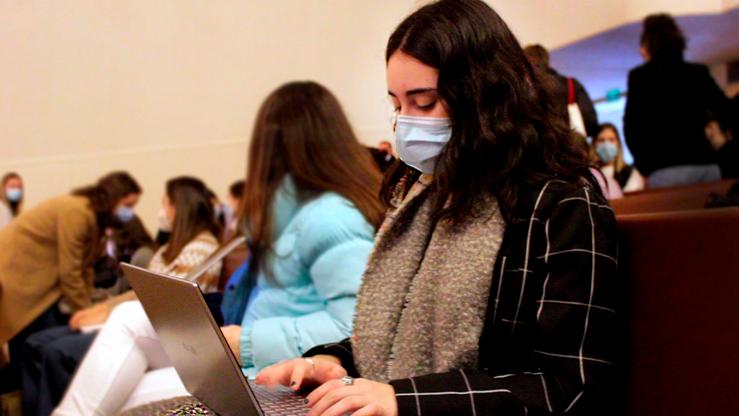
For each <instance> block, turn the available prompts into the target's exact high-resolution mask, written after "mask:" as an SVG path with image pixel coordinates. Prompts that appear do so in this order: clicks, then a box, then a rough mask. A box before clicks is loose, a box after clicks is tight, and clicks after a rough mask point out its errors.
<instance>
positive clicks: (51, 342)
mask: <svg viewBox="0 0 739 416" xmlns="http://www.w3.org/2000/svg"><path fill="white" fill-rule="evenodd" d="M206 189H207V188H206V186H205V185H204V184H203V183H202V182H201V181H200V180H198V179H195V178H190V177H178V178H175V179H171V180H169V181H168V182H167V185H166V193H165V194H164V197H163V198H162V205H163V210H164V211H165V213H166V215H165V216H166V218H167V221H168V222H169V223H170V224H172V226H171V227H170V228H171V230H172V235H171V238H170V243H168V244H166V245H164V246H162V247H160V248H159V249H158V250H157V251H156V253H155V254H154V257H153V258H152V260H151V262H150V263H149V266H148V268H149V269H150V270H153V271H157V272H160V273H167V274H169V275H172V276H177V277H181V278H184V277H186V276H187V274H188V273H190V271H192V270H193V269H195V268H196V267H198V266H199V265H200V264H202V263H203V262H204V261H205V260H206V259H207V258H208V257H209V256H210V255H211V254H213V252H215V251H216V250H217V249H218V245H219V240H218V236H220V235H221V230H220V227H219V226H218V225H217V223H216V221H215V219H214V212H213V209H212V205H211V204H210V200H209V198H208V194H207V193H206ZM219 275H220V265H219V264H217V265H216V266H214V268H213V269H211V270H209V271H208V272H207V274H206V277H205V278H203V279H201V280H200V283H201V288H202V289H203V290H204V291H206V292H207V291H212V289H213V287H214V283H213V282H215V279H217V277H218V276H219ZM132 295H133V292H128V293H126V294H124V295H122V296H118V297H114V298H111V299H109V300H108V301H105V302H103V303H99V304H97V305H96V306H93V307H91V308H88V309H84V310H82V311H79V312H77V313H76V314H74V315H73V316H72V318H71V319H70V322H69V325H68V326H61V327H56V328H50V329H48V330H45V331H41V332H39V333H37V334H35V335H32V336H31V337H29V338H28V340H27V341H26V350H27V351H28V354H26V357H27V360H25V361H24V362H23V403H24V414H26V415H36V414H38V415H48V414H49V413H51V411H52V410H53V409H54V407H55V406H56V405H57V404H58V403H59V401H60V400H61V398H62V395H63V394H64V391H65V389H66V388H67V385H68V384H69V380H70V379H71V377H72V374H73V373H74V370H75V369H76V367H77V364H78V363H79V362H80V361H81V360H82V357H83V356H84V354H85V352H86V351H87V349H88V348H89V347H90V345H91V344H92V342H93V340H94V339H95V335H96V332H89V331H85V332H82V333H80V332H79V331H80V329H83V328H84V327H87V326H94V325H100V324H103V323H104V322H105V320H106V319H107V318H108V315H110V311H111V310H112V309H113V308H114V307H115V306H116V305H118V304H120V303H122V302H124V301H126V300H130V299H135V296H132Z"/></svg>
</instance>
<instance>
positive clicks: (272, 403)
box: [249, 380, 308, 416]
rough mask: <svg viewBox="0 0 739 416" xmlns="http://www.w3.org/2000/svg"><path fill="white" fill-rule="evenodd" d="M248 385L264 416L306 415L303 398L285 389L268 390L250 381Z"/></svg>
mask: <svg viewBox="0 0 739 416" xmlns="http://www.w3.org/2000/svg"><path fill="white" fill-rule="evenodd" d="M249 385H250V386H251V388H252V390H253V391H254V395H255V396H257V401H258V402H259V406H260V407H261V408H262V411H263V412H264V414H265V415H268V416H272V415H283V416H304V415H305V414H306V413H308V407H306V405H305V403H303V397H302V396H300V395H298V394H295V392H294V391H292V390H290V389H289V388H287V387H278V388H276V389H275V390H270V389H268V388H266V387H264V386H259V385H257V384H254V383H253V382H252V381H251V380H250V381H249Z"/></svg>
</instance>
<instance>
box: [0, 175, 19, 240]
mask: <svg viewBox="0 0 739 416" xmlns="http://www.w3.org/2000/svg"><path fill="white" fill-rule="evenodd" d="M2 190H3V192H2V193H1V194H0V228H3V227H5V226H6V225H8V224H10V222H11V221H13V218H15V217H17V216H18V214H20V212H21V208H22V206H23V179H21V177H20V175H19V174H17V173H15V172H10V173H7V174H5V176H3V180H2Z"/></svg>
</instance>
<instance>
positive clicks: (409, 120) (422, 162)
mask: <svg viewBox="0 0 739 416" xmlns="http://www.w3.org/2000/svg"><path fill="white" fill-rule="evenodd" d="M451 137H452V121H451V119H450V118H446V117H445V118H436V117H411V116H398V118H397V120H396V124H395V144H396V146H397V147H398V156H400V160H402V161H403V162H405V164H406V165H408V166H411V167H413V168H415V169H418V170H420V171H421V172H423V173H426V174H433V173H434V168H435V167H436V159H437V158H438V157H439V155H440V154H441V152H442V150H444V146H446V144H447V143H449V139H451Z"/></svg>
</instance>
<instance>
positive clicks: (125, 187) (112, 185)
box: [72, 171, 141, 230]
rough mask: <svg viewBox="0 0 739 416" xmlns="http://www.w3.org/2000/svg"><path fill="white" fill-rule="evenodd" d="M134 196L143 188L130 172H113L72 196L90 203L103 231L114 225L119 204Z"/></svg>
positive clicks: (73, 192) (74, 192)
mask: <svg viewBox="0 0 739 416" xmlns="http://www.w3.org/2000/svg"><path fill="white" fill-rule="evenodd" d="M132 194H134V195H135V194H141V186H139V184H138V182H136V179H134V178H133V177H132V176H131V175H130V174H129V173H128V172H123V171H118V172H111V173H109V174H107V175H105V176H103V177H102V178H100V179H98V181H97V183H95V184H94V185H89V186H85V187H82V188H78V189H75V190H74V191H72V195H77V196H83V197H85V198H87V199H88V200H89V201H90V208H91V209H92V210H93V211H94V212H95V215H96V217H97V225H98V228H99V229H100V230H103V229H105V228H107V227H108V226H110V225H111V224H113V210H114V209H115V207H116V205H117V204H118V202H119V201H120V200H121V199H123V198H125V197H127V196H129V195H132Z"/></svg>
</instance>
